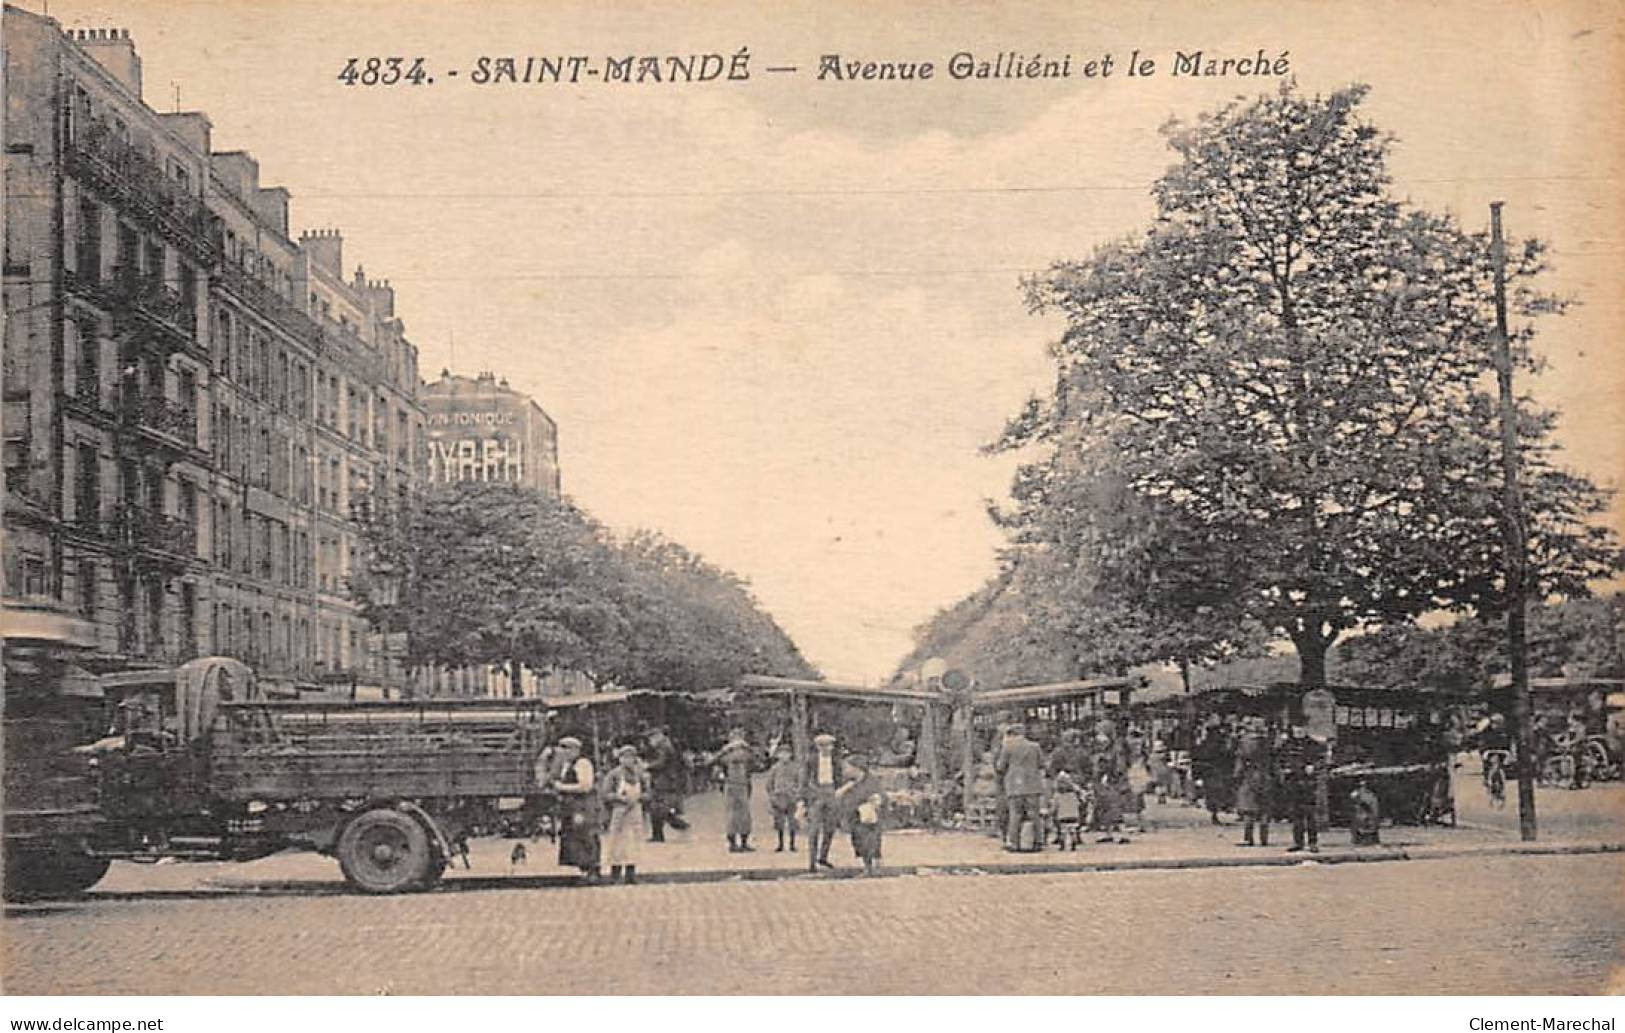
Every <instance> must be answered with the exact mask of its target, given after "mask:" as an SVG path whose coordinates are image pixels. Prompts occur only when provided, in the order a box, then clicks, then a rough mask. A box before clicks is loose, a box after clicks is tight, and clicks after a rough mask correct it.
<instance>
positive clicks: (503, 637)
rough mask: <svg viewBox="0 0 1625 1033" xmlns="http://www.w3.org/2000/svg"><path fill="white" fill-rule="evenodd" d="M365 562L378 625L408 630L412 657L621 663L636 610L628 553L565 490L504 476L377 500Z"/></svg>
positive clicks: (363, 591) (600, 674) (527, 663)
mask: <svg viewBox="0 0 1625 1033" xmlns="http://www.w3.org/2000/svg"><path fill="white" fill-rule="evenodd" d="M366 527H367V532H366V540H367V545H368V551H367V555H368V562H367V565H366V569H365V570H364V571H363V572H362V575H361V577H360V578H358V581H357V584H356V586H355V589H356V596H357V598H358V599H359V600H360V602H361V604H362V607H363V612H364V614H365V615H366V616H367V617H368V619H370V620H371V621H372V622H373V623H374V625H375V626H377V627H380V628H382V629H384V630H387V631H396V632H406V634H407V662H408V664H409V665H410V666H412V667H414V668H417V667H422V666H425V665H434V666H444V667H463V666H468V665H473V664H505V665H507V666H508V667H509V670H510V673H511V675H512V676H513V678H514V683H515V684H518V678H519V674H520V672H521V670H522V669H523V668H525V667H529V668H531V669H533V670H546V669H549V668H553V667H560V668H568V669H572V670H576V671H581V672H584V673H586V674H588V675H589V676H591V677H593V678H594V680H595V681H599V682H603V681H605V680H607V679H608V678H611V677H613V676H614V674H615V673H616V671H615V665H614V658H615V655H616V643H618V642H620V641H622V640H624V638H625V633H626V628H627V621H626V618H625V616H624V614H623V613H622V611H621V609H620V607H619V605H618V590H619V587H620V584H621V581H622V577H621V572H620V569H619V563H618V561H617V558H616V556H615V554H614V552H613V551H612V550H611V549H610V548H609V547H608V546H607V544H606V543H605V541H604V535H603V533H602V531H601V530H600V529H599V528H598V526H597V525H596V524H594V523H593V522H592V520H591V519H589V518H588V517H587V516H586V515H585V514H583V513H582V512H581V511H580V510H579V509H577V508H576V507H575V506H574V505H573V504H571V503H570V502H569V501H567V500H563V499H555V498H552V497H550V496H548V495H546V494H544V493H542V492H539V491H535V490H533V489H530V488H526V487H523V486H521V485H516V484H508V483H504V482H486V481H464V482H461V483H457V484H451V485H444V486H437V487H435V488H432V489H430V490H429V491H427V492H426V493H424V494H421V495H419V496H416V497H413V498H410V499H408V500H407V501H405V502H404V503H395V504H393V505H389V504H386V503H384V502H383V500H378V499H375V500H373V509H372V513H371V517H370V519H369V521H368V522H367V525H366Z"/></svg>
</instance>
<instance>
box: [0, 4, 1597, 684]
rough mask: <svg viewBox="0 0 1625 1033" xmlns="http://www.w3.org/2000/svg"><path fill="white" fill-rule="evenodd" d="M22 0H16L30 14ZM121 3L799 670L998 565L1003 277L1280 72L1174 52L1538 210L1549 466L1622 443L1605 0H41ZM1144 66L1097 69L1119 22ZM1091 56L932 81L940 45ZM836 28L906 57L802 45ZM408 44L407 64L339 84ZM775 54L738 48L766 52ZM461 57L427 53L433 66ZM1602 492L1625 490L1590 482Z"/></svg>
mask: <svg viewBox="0 0 1625 1033" xmlns="http://www.w3.org/2000/svg"><path fill="white" fill-rule="evenodd" d="M42 2H43V0H26V2H24V3H23V4H22V6H25V7H27V8H29V9H31V10H35V11H39V10H40V9H41V6H42ZM49 13H50V15H51V16H52V17H54V18H56V19H58V20H59V21H60V22H62V24H63V25H64V26H67V27H100V28H106V27H113V26H119V27H123V28H127V29H129V30H130V33H131V35H132V37H133V38H134V40H135V43H136V46H137V48H138V50H139V53H140V55H141V58H142V61H143V65H144V70H145V77H146V97H147V100H148V103H150V104H152V105H153V106H154V107H156V108H158V109H159V110H173V109H175V107H176V91H177V90H178V91H179V107H180V109H182V110H202V111H204V112H206V113H207V114H208V115H209V116H210V118H211V120H212V122H213V125H214V138H213V139H214V147H215V149H217V150H233V149H242V150H247V151H250V152H251V153H253V154H254V155H255V156H256V157H257V158H258V160H259V162H260V167H261V175H262V182H264V183H266V184H280V185H282V186H285V187H286V188H287V189H288V190H289V191H290V192H291V193H292V196H293V200H292V221H293V225H294V228H295V231H296V232H297V231H298V230H301V229H313V228H330V227H337V228H339V229H341V230H342V231H343V233H344V240H345V245H344V247H345V252H344V254H345V262H346V264H347V265H348V266H352V267H353V266H354V265H355V264H357V263H360V264H361V265H363V266H364V267H365V269H366V273H367V275H368V276H369V277H373V278H388V279H389V280H390V281H391V282H392V283H393V284H394V286H395V288H396V292H397V311H398V313H399V314H400V315H401V316H402V318H403V319H404V320H405V323H406V327H407V331H408V336H409V337H410V338H411V339H412V340H413V341H414V342H415V343H416V344H417V346H418V348H419V352H420V356H421V359H420V368H421V370H422V372H423V374H424V375H425V376H426V377H429V378H433V377H434V376H436V375H437V374H438V373H439V371H440V369H441V368H442V367H446V366H450V367H451V368H453V369H454V371H456V372H460V373H464V374H471V373H473V372H476V371H478V370H484V369H489V370H494V371H496V372H497V373H498V374H499V375H501V376H505V377H507V378H508V379H509V380H510V382H511V383H512V385H513V386H514V387H516V388H518V389H520V390H523V391H526V392H528V393H530V394H532V395H534V396H535V397H536V399H537V400H538V401H539V402H540V403H541V404H542V406H543V407H544V408H545V409H546V410H547V411H548V412H549V413H550V414H551V415H552V416H553V417H554V418H555V419H556V420H557V421H558V423H559V427H560V461H561V466H562V470H563V481H564V486H565V490H566V492H568V493H569V494H570V495H572V496H573V497H574V498H575V499H576V500H577V501H578V502H579V503H581V504H582V505H583V506H585V507H586V508H587V509H588V510H589V511H590V512H592V513H593V514H594V515H595V516H597V517H598V518H599V519H600V520H602V521H604V522H605V523H606V524H608V525H609V526H611V527H613V528H617V529H630V528H633V527H650V528H655V529H658V530H660V531H662V532H663V533H665V534H667V535H668V536H670V537H672V538H674V539H676V540H678V541H681V542H683V543H684V544H686V545H688V546H689V547H691V548H693V549H696V550H697V551H699V552H701V553H702V554H704V555H705V556H706V557H708V558H709V559H711V560H713V561H714V562H716V563H719V564H721V565H723V566H725V567H728V568H730V569H732V570H734V571H736V572H737V573H739V574H741V575H743V576H744V577H746V578H747V579H748V580H749V581H750V582H751V584H752V586H753V589H754V591H755V592H756V594H757V596H758V598H759V599H760V600H761V602H762V603H763V605H764V606H765V607H766V608H767V609H768V610H769V611H770V612H771V613H772V614H773V615H774V616H775V618H776V619H777V620H778V621H779V622H780V624H782V625H783V626H784V627H785V628H786V630H787V631H788V632H789V633H790V634H791V636H792V637H793V638H794V639H795V640H796V642H797V643H798V644H799V645H800V646H801V648H802V650H803V652H804V653H805V654H806V655H807V656H808V657H809V659H811V660H812V661H813V662H814V663H815V664H817V665H818V666H819V667H820V668H821V669H822V670H823V671H824V673H825V674H826V675H829V676H831V677H834V678H838V679H842V680H853V681H862V680H870V681H872V680H875V679H878V678H882V677H884V676H886V675H888V674H889V673H890V672H891V670H892V669H893V667H894V666H895V664H896V662H897V661H898V660H899V659H900V658H901V656H902V655H903V654H904V653H905V652H906V651H907V650H908V648H909V646H910V644H911V640H910V632H911V629H912V628H914V627H915V626H917V625H918V624H920V623H921V622H923V621H925V620H926V619H928V618H929V617H930V616H931V614H932V613H933V612H934V611H936V610H937V609H939V608H941V607H944V606H947V605H949V604H951V603H952V602H954V601H955V600H956V599H958V598H959V597H961V596H963V595H965V594H966V593H968V592H970V591H972V590H974V589H975V588H976V587H977V586H978V585H979V584H980V583H981V582H982V581H983V580H984V579H985V578H986V577H988V576H989V575H990V574H992V573H993V571H994V569H995V564H996V555H997V550H998V548H999V546H1000V544H1001V537H1000V534H999V532H998V531H997V530H996V529H995V528H994V527H993V526H992V524H991V523H990V522H989V520H988V519H987V517H986V501H987V500H989V499H999V498H1002V497H1003V496H1004V494H1005V492H1006V489H1007V487H1008V484H1009V480H1010V475H1011V473H1012V472H1013V469H1014V462H1015V459H1014V458H1013V457H1010V456H999V457H989V456H987V455H984V454H983V453H982V451H981V448H982V446H984V445H986V444H987V443H989V442H991V441H993V440H994V439H995V438H997V437H998V435H999V433H1000V430H1001V428H1002V426H1003V424H1004V421H1005V420H1006V419H1007V418H1008V417H1009V416H1011V415H1013V414H1014V413H1015V412H1016V411H1017V409H1018V408H1019V407H1020V406H1021V404H1022V402H1023V401H1024V400H1025V399H1026V398H1027V397H1028V396H1029V395H1030V394H1032V393H1033V392H1035V391H1042V390H1043V389H1044V385H1045V383H1046V381H1047V380H1048V379H1050V377H1051V373H1050V368H1051V367H1050V365H1049V359H1048V357H1047V353H1046V347H1047V345H1048V344H1049V342H1050V341H1052V340H1053V339H1054V338H1055V337H1056V335H1057V334H1058V332H1059V329H1060V327H1059V325H1058V323H1057V322H1056V321H1055V319H1054V318H1053V317H1047V316H1035V315H1032V314H1030V313H1029V312H1028V311H1027V309H1026V307H1025V304H1024V302H1023V297H1022V293H1021V290H1020V279H1021V277H1022V276H1023V275H1025V274H1028V273H1034V272H1039V271H1041V270H1043V269H1044V268H1045V267H1046V266H1048V265H1049V264H1050V263H1051V262H1054V261H1057V260H1062V259H1068V258H1078V257H1084V256H1086V255H1087V254H1088V253H1089V252H1090V250H1091V249H1092V248H1093V247H1094V246H1095V245H1097V244H1099V243H1101V242H1102V241H1105V240H1108V239H1111V238H1113V237H1117V236H1121V235H1124V234H1128V233H1132V232H1135V231H1137V230H1139V229H1141V228H1143V227H1144V226H1145V225H1146V223H1147V220H1148V219H1149V218H1150V216H1151V214H1152V206H1151V201H1150V198H1149V195H1148V187H1149V185H1150V184H1151V182H1152V181H1153V180H1154V179H1155V178H1156V177H1157V176H1158V175H1159V174H1160V173H1161V172H1162V171H1163V170H1164V169H1165V168H1166V167H1167V166H1168V165H1169V164H1170V163H1171V160H1172V156H1171V152H1169V151H1168V150H1167V148H1166V146H1165V145H1164V142H1163V140H1162V137H1161V136H1160V135H1159V132H1158V129H1159V127H1160V126H1161V125H1163V124H1164V123H1165V122H1166V121H1167V120H1168V119H1170V118H1173V117H1179V118H1187V119H1189V118H1193V117H1194V116H1196V115H1197V114H1199V113H1200V112H1202V111H1204V110H1210V109H1212V108H1214V107H1215V106H1217V105H1220V104H1222V103H1224V102H1226V101H1228V100H1230V99H1232V98H1234V97H1236V96H1242V95H1248V96H1250V95H1254V94H1257V93H1260V92H1264V91H1268V90H1272V89H1274V88H1275V87H1276V84H1277V82H1278V80H1276V79H1273V78H1246V79H1241V78H1218V79H1204V78H1195V79H1193V78H1190V77H1177V78H1176V77H1172V76H1169V75H1167V74H1166V69H1167V68H1168V66H1169V65H1171V64H1172V57H1173V54H1174V52H1175V51H1176V50H1183V51H1187V52H1188V51H1191V50H1196V49H1201V50H1203V51H1204V52H1205V53H1206V54H1208V55H1210V56H1211V55H1215V54H1218V55H1226V56H1237V57H1251V56H1253V55H1254V54H1255V53H1256V52H1257V51H1258V50H1260V49H1263V50H1264V51H1265V52H1266V54H1267V55H1268V56H1269V57H1270V58H1271V59H1272V60H1273V59H1274V58H1276V57H1278V56H1279V55H1280V54H1281V53H1282V52H1283V51H1284V52H1285V53H1286V55H1287V58H1288V61H1289V62H1290V68H1291V74H1292V76H1293V77H1295V78H1296V80H1297V81H1298V84H1299V86H1300V87H1301V88H1303V89H1305V90H1307V91H1311V92H1313V91H1327V90H1332V89H1337V88H1339V87H1342V86H1344V85H1347V84H1349V83H1351V82H1365V83H1368V84H1370V85H1371V86H1372V88H1373V89H1372V93H1371V95H1370V98H1369V100H1368V101H1367V103H1366V105H1365V111H1366V114H1367V116H1368V117H1369V118H1370V119H1371V120H1372V121H1374V122H1375V123H1376V124H1378V125H1379V126H1381V127H1382V128H1383V129H1385V130H1387V131H1389V132H1391V133H1393V134H1394V135H1395V136H1396V137H1397V138H1398V142H1397V143H1396V145H1395V149H1394V154H1393V160H1392V163H1391V171H1392V173H1393V175H1394V177H1395V181H1396V191H1397V192H1398V193H1399V194H1400V195H1401V196H1402V197H1407V198H1409V199H1411V200H1412V201H1414V202H1416V203H1417V204H1420V205H1423V206H1425V207H1428V208H1431V209H1435V210H1447V211H1450V212H1453V213H1455V214H1456V215H1457V216H1458V217H1459V218H1460V219H1461V220H1462V221H1463V222H1464V223H1465V224H1467V225H1468V226H1469V227H1472V228H1480V227H1483V226H1484V225H1486V223H1487V220H1488V214H1487V206H1488V203H1489V202H1490V201H1491V200H1504V201H1505V202H1506V211H1505V219H1506V224H1507V229H1508V232H1509V234H1510V235H1512V236H1514V237H1522V236H1539V237H1542V238H1544V239H1546V240H1548V241H1549V242H1550V243H1551V245H1552V248H1553V262H1554V265H1555V270H1554V273H1553V275H1552V277H1551V278H1550V281H1549V286H1550V287H1551V288H1552V289H1554V290H1557V291H1560V292H1562V293H1565V294H1568V295H1570V296H1572V297H1574V298H1576V299H1577V300H1578V301H1580V302H1581V304H1580V305H1579V306H1578V307H1577V308H1576V309H1574V310H1573V311H1572V312H1571V313H1570V314H1569V315H1567V316H1565V317H1563V318H1562V319H1561V320H1557V321H1553V322H1552V323H1551V324H1550V325H1549V326H1543V327H1542V333H1541V336H1540V338H1539V339H1538V341H1537V348H1538V349H1539V350H1540V351H1541V352H1542V353H1543V354H1544V355H1545V356H1546V357H1547V359H1548V360H1549V363H1550V365H1549V368H1548V369H1547V371H1546V372H1545V373H1544V374H1543V375H1542V377H1541V378H1540V379H1539V381H1538V382H1537V383H1534V384H1532V385H1530V387H1531V389H1532V390H1533V391H1534V392H1535V393H1536V394H1537V395H1538V397H1539V398H1540V399H1541V401H1542V402H1544V403H1546V404H1548V405H1553V406H1556V407H1557V408H1559V409H1561V410H1562V411H1563V413H1564V417H1565V419H1564V424H1563V428H1562V431H1561V434H1560V437H1561V440H1562V441H1563V442H1564V443H1565V444H1566V445H1567V447H1568V455H1569V460H1570V463H1571V465H1573V466H1574V467H1576V468H1578V469H1580V470H1582V471H1584V472H1586V473H1588V474H1590V475H1591V476H1592V477H1593V478H1595V479H1597V480H1599V481H1601V482H1604V483H1607V484H1617V483H1618V482H1619V481H1620V479H1621V473H1622V469H1621V468H1622V463H1621V460H1620V448H1619V445H1620V443H1621V442H1625V409H1622V407H1621V404H1620V399H1621V397H1622V396H1625V357H1622V354H1621V347H1622V346H1621V340H1622V334H1621V330H1622V329H1625V325H1622V324H1625V311H1622V307H1621V287H1622V286H1625V282H1622V279H1625V278H1622V276H1621V270H1622V269H1625V265H1622V262H1621V257H1622V254H1625V248H1622V244H1621V233H1622V227H1625V190H1622V184H1621V171H1622V170H1621V165H1622V159H1625V140H1622V138H1621V136H1620V133H1619V129H1620V125H1619V112H1620V111H1621V110H1625V15H1622V9H1621V8H1620V7H1619V6H1618V5H1616V4H1613V3H1611V2H1606V0H1600V2H1595V3H1592V2H1584V0H1575V2H1562V0H1550V2H1538V3H1537V2H1533V0H1530V2H1523V3H1519V2H1511V0H1505V2H1472V3H1467V2H1451V0H1440V2H1431V3H1426V4H1417V3H1408V2H1404V3H1402V2H1392V3H1382V2H1362V3H1352V2H1351V3H1340V4H1330V3H1314V2H1302V3H1293V2H1278V3H1272V4H1269V5H1263V4H1250V3H1246V2H1238V3H1228V4H1222V5H1220V4H1207V3H1180V2H1173V3H1155V4H1152V3H1133V2H1111V3H1107V2H1087V0H1085V2H1078V3H1066V4H1062V3H1055V4H1028V5H1021V4H1008V3H1006V4H998V5H994V4H991V3H969V2H936V3H909V4H904V3H897V2H874V3H862V4H860V3H857V2H827V3H819V4H814V3H805V2H791V3H776V4H771V5H764V4H758V3H735V2H728V0H719V2H713V3H705V4H683V5H678V4H671V3H618V4H599V3H573V2H558V3H542V2H538V3H517V2H512V0H509V2H506V3H503V2H497V3H481V4H478V5H476V4H475V3H472V2H457V0H447V2H430V0H394V2H391V3H379V2H345V0H323V2H321V3H312V2H288V3H247V2H224V3H222V2H209V3H205V2H190V0H181V2H176V0H168V2H165V3H162V4H160V3H156V2H146V0H134V2H126V3H119V4H109V3H98V2H83V3H80V2H70V0H53V2H51V3H50V4H49ZM742 47H744V48H749V53H750V55H751V57H750V61H751V68H752V76H751V78H750V79H749V80H748V81H744V82H726V81H721V82H713V83H705V84H699V83H693V84H681V85H674V84H661V85H654V84H650V83H643V84H634V85H627V84H605V83H600V82H591V83H584V84H581V85H575V86H571V85H547V86H534V85H533V86H511V85H503V86H493V85H487V86H476V85H474V84H472V83H471V82H469V81H468V80H467V75H468V72H469V71H470V70H471V69H472V68H473V67H474V61H475V59H476V58H477V57H478V56H480V55H488V56H502V55H512V56H516V57H519V58H521V63H522V59H523V57H525V56H526V55H538V56H556V55H560V54H583V55H589V56H591V57H592V58H593V60H594V61H595V62H597V63H598V64H600V65H601V63H602V59H603V56H604V55H617V56H625V55H629V54H636V55H643V54H656V55H666V54H679V55H682V54H703V53H711V52H715V53H719V54H723V55H732V54H734V53H736V52H737V51H739V50H740V48H742ZM1136 49H1138V50H1139V51H1141V53H1142V56H1146V55H1149V56H1151V57H1152V58H1153V59H1154V60H1157V61H1158V62H1159V65H1160V66H1161V69H1162V71H1160V72H1159V74H1155V75H1152V76H1149V77H1139V78H1128V77H1126V76H1125V75H1124V74H1123V65H1124V64H1125V62H1126V60H1127V58H1128V56H1129V54H1130V52H1131V51H1133V50H1136ZM960 51H969V52H971V53H974V54H975V55H977V57H978V58H979V59H991V58H993V57H995V56H996V55H998V54H999V53H1001V52H1011V51H1014V52H1018V53H1020V54H1022V55H1024V56H1031V55H1034V54H1041V55H1043V56H1044V57H1046V58H1054V57H1059V56H1060V55H1062V54H1070V55H1072V63H1073V67H1074V71H1075V72H1077V71H1081V69H1082V66H1083V64H1084V62H1086V61H1088V60H1090V59H1095V58H1099V57H1101V56H1103V55H1105V54H1107V53H1111V54H1113V55H1114V61H1115V66H1116V71H1115V73H1114V74H1113V75H1112V76H1111V77H1108V78H1095V79H1088V78H1083V77H1081V76H1078V75H1074V77H1072V78H1068V79H1058V80H1030V79H1023V80H1015V79H1003V80H994V79H987V80H979V81H978V80H970V81H963V82H961V81H955V80H953V79H951V78H949V77H948V76H947V75H946V74H945V72H946V68H945V66H946V64H947V62H948V59H949V58H950V56H951V55H952V54H954V53H956V52H960ZM825 54H838V55H840V56H841V58H842V59H843V60H876V61H881V60H891V61H931V62H933V63H934V64H935V65H936V66H937V71H936V73H935V77H934V78H933V79H932V80H929V81H925V82H921V81H913V82H896V81H891V82H877V81H862V80H858V81H849V82H833V81H822V82H820V81H818V80H817V78H816V69H817V66H818V62H819V59H820V57H821V56H822V55H825ZM369 55H404V56H423V57H424V58H425V59H426V63H427V66H428V68H429V69H430V71H431V74H436V82H435V83H434V84H433V85H424V86H421V87H406V86H395V87H388V88H386V87H371V88H368V87H362V86H347V85H345V84H344V83H342V82H340V81H339V79H338V73H339V72H340V70H341V69H342V68H343V67H344V64H345V61H346V60H347V59H348V58H350V57H356V56H359V57H362V58H365V57H367V56H369ZM768 65H774V66H795V67H796V68H798V69H799V71H798V72H796V73H777V74H775V73H768V72H766V71H764V70H763V69H764V68H765V66H768ZM449 69H460V70H462V72H463V75H462V76H461V77H460V78H458V79H453V78H451V77H450V76H448V75H446V74H444V72H445V70H449ZM1613 520H1614V522H1615V524H1616V526H1617V525H1619V524H1620V523H1621V521H1620V519H1619V507H1617V506H1616V509H1615V513H1614V516H1613Z"/></svg>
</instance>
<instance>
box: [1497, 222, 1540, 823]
mask: <svg viewBox="0 0 1625 1033" xmlns="http://www.w3.org/2000/svg"><path fill="white" fill-rule="evenodd" d="M1501 205H1502V202H1500V201H1494V202H1492V203H1491V204H1490V257H1491V259H1492V260H1493V262H1494V266H1495V379H1496V381H1497V383H1498V385H1499V387H1500V393H1501V476H1502V496H1501V533H1502V537H1503V539H1504V548H1505V552H1506V556H1505V559H1504V569H1505V577H1506V607H1507V655H1508V657H1509V658H1510V660H1511V667H1512V701H1513V702H1512V705H1513V719H1514V721H1515V722H1516V725H1517V729H1516V730H1517V734H1518V834H1519V835H1520V836H1521V837H1522V838H1523V839H1524V840H1528V841H1533V840H1534V838H1535V835H1536V822H1535V771H1534V770H1533V767H1534V756H1535V750H1534V745H1535V740H1534V729H1533V728H1531V727H1530V706H1529V657H1528V652H1527V649H1528V645H1527V642H1526V629H1525V626H1524V624H1525V619H1526V616H1525V613H1524V593H1525V591H1526V590H1527V589H1528V580H1529V557H1528V551H1527V550H1528V530H1527V528H1526V527H1525V525H1524V515H1523V494H1522V492H1521V491H1520V490H1519V486H1518V406H1517V401H1516V399H1515V398H1514V397H1513V394H1512V341H1511V337H1510V335H1509V334H1508V332H1507V248H1506V241H1505V239H1503V238H1502V236H1501Z"/></svg>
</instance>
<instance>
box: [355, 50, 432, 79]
mask: <svg viewBox="0 0 1625 1033" xmlns="http://www.w3.org/2000/svg"><path fill="white" fill-rule="evenodd" d="M339 82H341V83H343V84H344V85H346V86H394V85H397V84H398V83H406V84H407V85H410V86H422V85H423V84H425V83H432V82H434V79H433V78H432V77H430V75H429V73H428V71H427V70H426V69H425V68H424V67H423V58H421V57H412V58H407V57H365V58H363V57H352V58H350V59H349V60H348V61H346V62H345V63H344V70H343V71H342V72H340V73H339Z"/></svg>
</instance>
